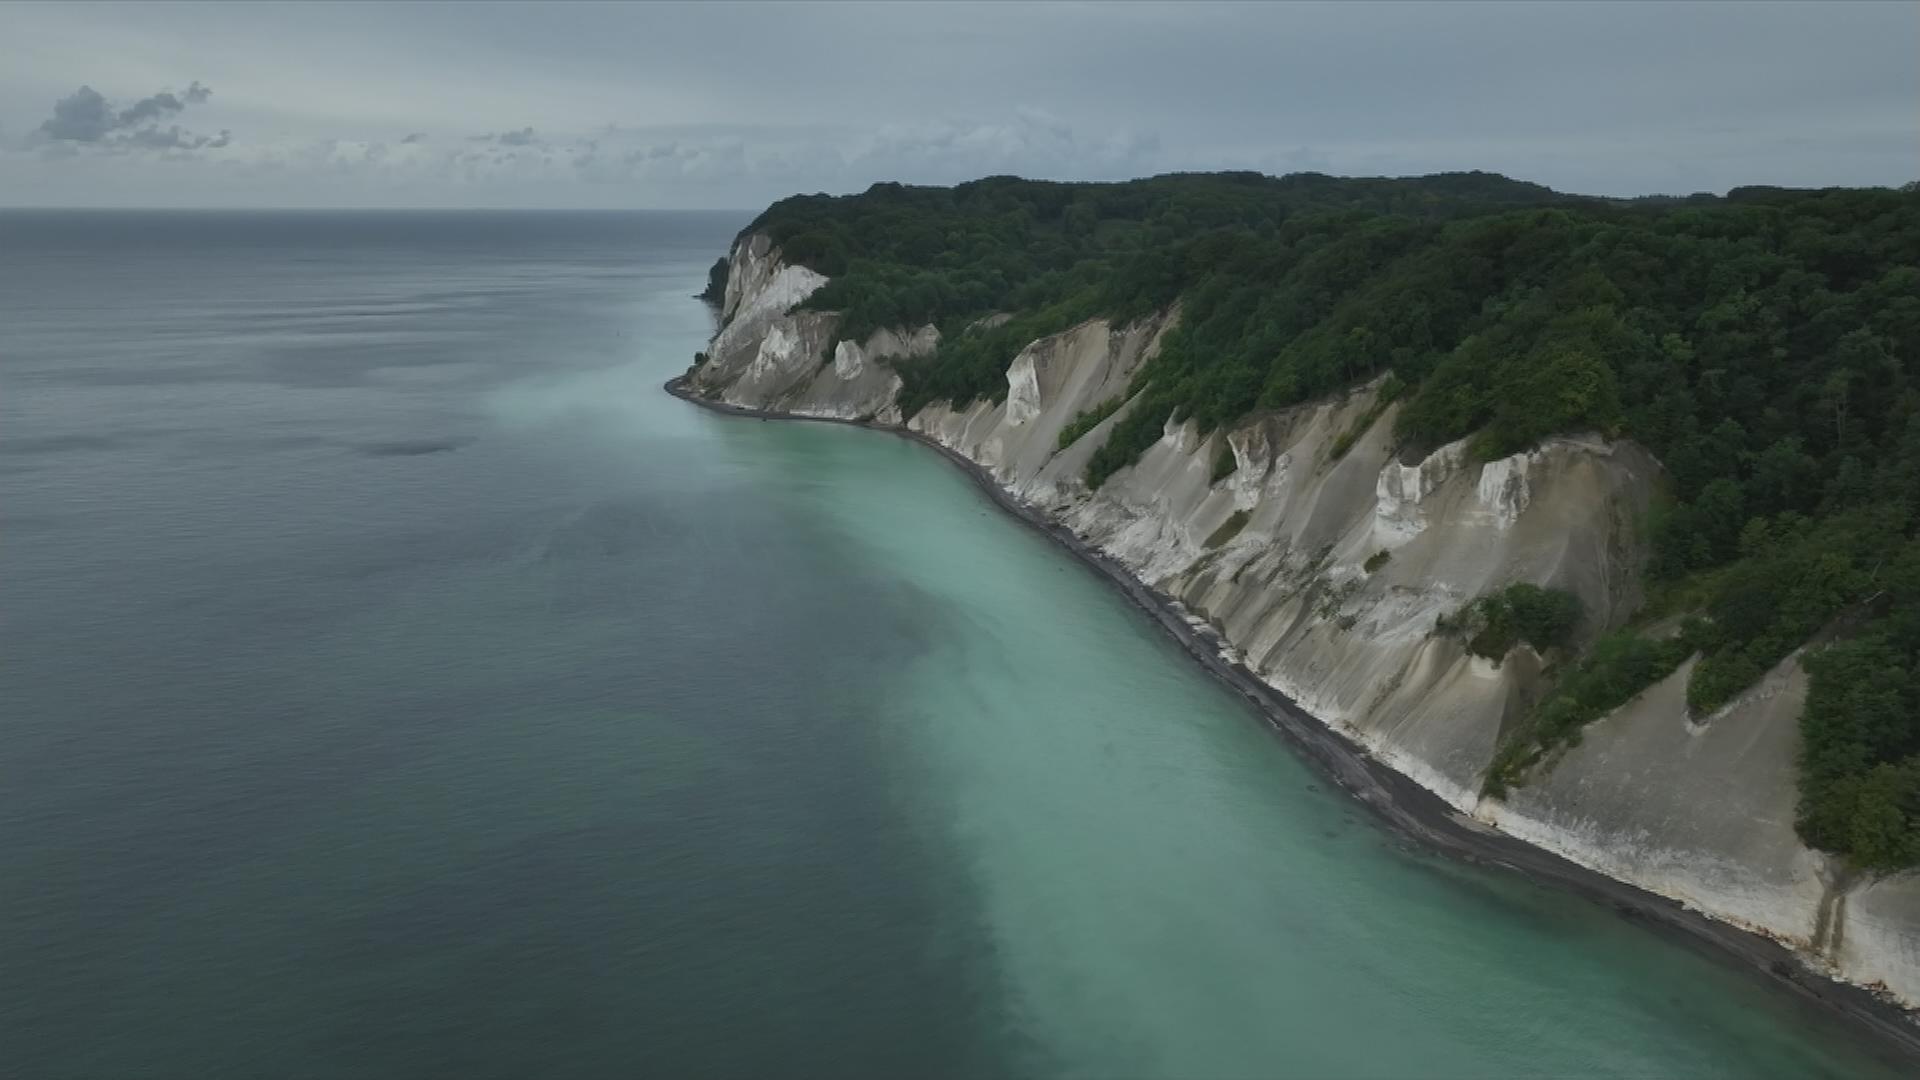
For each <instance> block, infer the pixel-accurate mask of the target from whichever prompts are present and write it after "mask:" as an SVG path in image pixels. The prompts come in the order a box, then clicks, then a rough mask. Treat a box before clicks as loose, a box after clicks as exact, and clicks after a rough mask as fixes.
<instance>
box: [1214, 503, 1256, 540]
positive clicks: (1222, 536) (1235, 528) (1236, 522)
mask: <svg viewBox="0 0 1920 1080" xmlns="http://www.w3.org/2000/svg"><path fill="white" fill-rule="evenodd" d="M1250 516H1251V515H1250V514H1248V512H1247V511H1245V510H1235V511H1234V512H1233V514H1232V515H1231V516H1229V517H1228V518H1227V520H1225V521H1223V522H1221V523H1220V527H1219V528H1217V529H1215V530H1213V534H1212V535H1210V536H1208V537H1207V546H1208V547H1210V548H1217V547H1219V546H1220V545H1221V544H1224V543H1226V542H1227V541H1229V540H1231V539H1233V538H1234V537H1236V536H1239V535H1240V530H1241V529H1244V528H1246V527H1247V518H1248V517H1250Z"/></svg>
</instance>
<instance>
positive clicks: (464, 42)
mask: <svg viewBox="0 0 1920 1080" xmlns="http://www.w3.org/2000/svg"><path fill="white" fill-rule="evenodd" d="M1213 169H1254V170H1258V171H1261V172H1267V173H1276V174H1278V173H1288V172H1301V171H1316V172H1328V173H1334V174H1338V175H1365V176H1379V175H1389V176H1398V175H1414V174H1421V173H1429V172H1439V171H1446V170H1458V169H1485V170H1490V171H1494V172H1501V173H1505V174H1507V175H1509V176H1514V177H1518V178H1521V179H1526V180H1533V181H1537V182H1540V183H1544V184H1548V185H1550V186H1552V187H1555V188H1558V189H1560V190H1563V191H1573V192H1581V193H1588V194H1602V195H1639V194H1648V193H1656V192H1659V193H1670V194H1687V193H1692V192H1696V191H1713V192H1724V191H1725V190H1726V189H1727V188H1729V187H1734V186H1738V185H1741V184H1781V185H1790V186H1825V185H1869V184H1882V185H1898V184H1902V183H1906V182H1908V181H1912V180H1914V179H1916V178H1920V3H1915V2H1899V0H1884V2H1874V3H1793V2H1786V0H1777V2H1771V3H1759V4H1745V3H1736V2H1715V3H1702V4H1685V3H1669V4H1645V5H1642V4H1636V3H1627V2H1618V0H1615V2H1606V3H1599V4H1578V3H1540V4H1521V3H1491V4H1478V3H1472V4H1469V3H1462V4H1442V3H1416V4H1396V3H1345V4H1220V5H1212V4H1198V3H1178V4H1154V3H1128V4H1116V5H1103V4H1088V3H1061V4H1045V5H1042V4H1025V5H1018V4H1012V3H978V4H970V5H940V4H932V3H891V4H803V3H779V4H765V5H756V4H717V3H716V4H703V5H697V6H692V5H690V6H680V5H671V4H602V5H580V6H575V5H564V4H541V5H524V6H523V5H515V4H473V5H466V4H453V3H445V4H415V5H381V4H364V5H362V4H329V5H320V6H305V5H297V4H244V5H243V4H208V5H198V4H162V3H143V4H135V5H125V6H121V5H113V4H49V5H38V4H0V205H7V206H138V207H569V208H602V207H607V208H613V207H620V208H628V207H631V208H645V207H654V208H716V209H718V208H725V209H750V208H757V207H760V206H763V205H765V204H766V203H768V202H771V201H773V200H775V199H778V198H780V197H782V196H784V195H788V194H792V193H795V192H812V191H828V192H848V191H859V190H862V189H864V188H866V187H867V186H868V185H869V184H871V183H874V182H876V181H881V180H899V181H905V182H909V183H954V182H958V181H961V180H966V179H971V178H975V177H979V176H987V175H1001V174H1016V175H1021V176H1029V177H1042V178H1049V179H1060V180H1092V179H1123V178H1127V177H1133V176H1145V175H1152V174H1155V173H1162V172H1172V171H1194V170H1213Z"/></svg>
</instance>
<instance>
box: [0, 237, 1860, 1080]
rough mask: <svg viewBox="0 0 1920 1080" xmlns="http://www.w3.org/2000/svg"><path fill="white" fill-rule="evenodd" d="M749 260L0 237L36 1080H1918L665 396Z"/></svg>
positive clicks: (917, 492) (1094, 623)
mask: <svg viewBox="0 0 1920 1080" xmlns="http://www.w3.org/2000/svg"><path fill="white" fill-rule="evenodd" d="M743 220H744V219H743V218H742V217H740V216H736V215H633V214H629V215H582V214H552V215H507V214H491V215H467V214H447V215H365V214H360V215H324V214H300V215H262V214H251V215H239V214H234V215H229V214H185V215H180V214H175V215H131V214H122V215H102V214H86V215H66V214H9V215H0V387H3V388H4V395H3V396H0V530H3V537H0V588H4V593H0V633H3V634H4V642H3V643H0V741H3V744H4V747H5V749H4V752H0V882H4V885H0V971H5V972H6V973H7V978H6V979H5V980H4V982H0V1032H4V1033H5V1035H4V1037H0V1073H4V1074H6V1075H32V1076H88V1077H99V1076H131V1075H138V1076H181V1077H206V1076H221V1075H233V1076H256V1075H314V1076H332V1075H351V1076H356V1077H363V1076H413V1075H424V1074H440V1075H463V1076H521V1075H547V1076H558V1075H638V1074H648V1075H663V1076H671V1075H689V1074H693V1073H695V1072H702V1073H705V1074H709V1075H749V1074H759V1075H786V1074H794V1073H802V1074H816V1075H875V1076H904V1075H927V1076H934V1075H971V1076H1120V1075H1125V1076H1161V1077H1200V1076H1222V1077H1225V1076H1310V1077H1337V1076H1355V1077H1381V1076H1412V1075H1419V1076H1458V1077H1495V1076H1541V1075H1555V1076H1559V1075H1582V1076H1623V1077H1624V1076H1662V1077H1665V1076H1729V1077H1752V1076H1781V1077H1789V1076H1791V1077H1800V1076H1819V1075H1829V1076H1842V1075H1873V1074H1874V1073H1875V1072H1877V1071H1879V1069H1880V1068H1882V1067H1881V1066H1876V1065H1875V1064H1874V1063H1873V1062H1871V1061H1869V1060H1867V1059H1866V1058H1864V1057H1862V1056H1860V1054H1859V1052H1858V1051H1857V1050H1855V1049H1853V1046H1854V1044H1855V1042H1856V1041H1857V1040H1856V1039H1855V1038H1854V1036H1853V1035H1852V1033H1851V1031H1850V1029H1845V1028H1842V1027H1840V1026H1839V1025H1838V1024H1837V1023H1835V1022H1833V1021H1830V1020H1829V1019H1827V1018H1825V1017H1824V1016H1822V1015H1819V1014H1816V1013H1812V1012H1810V1011H1808V1010H1806V1009H1805V1008H1803V1007H1802V1006H1800V1005H1799V1004H1798V1003H1797V1002H1795V1001H1793V1000H1790V999H1788V998H1786V997H1784V996H1782V995H1780V994H1778V993H1776V992H1775V991H1773V990H1772V989H1771V988H1769V987H1767V986H1765V985H1763V984H1761V983H1759V982H1758V981H1757V980H1754V979H1752V978H1750V977H1749V976H1747V975H1745V974H1744V973H1741V972H1737V971H1734V970H1731V969H1730V968H1728V967H1726V966H1725V965H1723V964H1721V963H1720V962H1718V961H1717V960H1715V959H1712V958H1710V957H1705V956H1702V955H1700V954H1697V953H1695V952H1693V951H1691V950H1689V949H1685V948H1681V947H1678V946H1676V945H1674V944H1672V943H1670V942H1669V941H1667V940H1665V939H1664V938H1662V937H1659V936H1656V935H1655V934H1653V933H1651V932H1649V931H1647V930H1645V929H1644V928H1641V927H1639V926H1636V925H1633V924H1630V923H1627V922H1625V921H1623V920H1621V919H1619V918H1618V917H1616V916H1614V915H1613V914H1611V913H1610V912H1607V911H1605V910H1603V909H1601V908H1598V907H1596V906H1594V905H1591V904H1588V903H1586V902H1584V901H1581V900H1578V899H1575V898H1572V897H1568V896H1565V895H1562V894H1559V893H1557V892H1553V891H1551V890H1546V889H1542V888H1539V887H1536V886H1533V885H1530V884H1528V883H1526V882H1525V881H1523V880H1520V879H1518V878H1516V877H1513V876H1510V875H1497V874H1488V873H1483V872H1480V871H1475V870H1471V869H1467V868H1463V867H1459V866H1455V865H1452V864H1449V863H1446V862H1443V861H1440V860H1437V859H1433V858H1430V857H1426V856H1423V855H1420V854H1419V853H1417V852H1409V851H1405V850H1403V849H1402V848H1401V847H1400V846H1399V845H1398V844H1397V843H1396V842H1395V841H1394V839H1393V838H1392V837H1390V836H1388V835H1386V834H1385V833H1383V832H1382V831H1381V830H1379V829H1378V828H1376V827H1375V826H1374V825H1373V824H1372V823H1371V821H1370V820H1369V819H1368V818H1367V817H1366V816H1365V814H1364V812H1363V811H1362V810H1361V809H1360V808H1359V807H1358V806H1357V805H1355V804H1353V803H1352V802H1351V801H1349V800H1347V799H1346V798H1345V797H1343V796H1341V795H1340V794H1338V793H1337V792H1333V791H1328V790H1324V788H1325V785H1323V784H1322V783H1321V782H1320V780H1319V778H1318V777H1317V775H1316V774H1315V773H1314V772H1313V771H1312V770H1310V769H1309V768H1308V767H1306V766H1305V765H1303V764H1302V763H1301V762H1299V761H1298V760H1297V759H1296V758H1295V757H1294V756H1293V754H1292V753H1291V752H1290V751H1289V750H1288V749H1287V748H1286V746H1285V745H1284V744H1282V743H1281V742H1280V741H1279V740H1278V739H1277V738H1275V737H1274V736H1272V735H1271V734H1270V733H1269V732H1268V731H1266V730H1265V729H1264V728H1263V727H1262V725H1261V724H1260V723H1259V721H1258V719H1257V718H1256V717H1254V716H1253V715H1252V714H1251V713H1250V712H1249V711H1248V709H1247V707H1246V706H1245V705H1244V704H1243V703H1242V702H1241V701H1240V700H1239V699H1237V698H1236V697H1234V696H1233V695H1232V694H1231V693H1229V692H1228V691H1226V690H1225V689H1224V688H1222V687H1221V686H1219V685H1217V684H1216V683H1214V682H1213V681H1211V680H1210V679H1209V678H1207V677H1206V676H1205V675H1204V674H1202V673H1201V672H1200V671H1199V670H1198V669H1197V668H1196V667H1195V665H1193V664H1192V663H1191V662H1190V661H1188V660H1187V659H1186V658H1185V657H1183V656H1182V655H1181V653H1180V652H1179V650H1178V648H1177V647H1176V646H1174V645H1173V644H1172V643H1171V642H1170V641H1168V640H1167V639H1166V638H1165V637H1164V636H1163V635H1162V634H1161V633H1159V632H1158V631H1157V630H1155V629H1154V628H1153V627H1152V626H1151V625H1150V624H1149V623H1148V621H1147V620H1146V618H1145V617H1144V616H1143V615H1141V614H1140V613H1139V612H1137V611H1135V610H1134V609H1132V608H1131V607H1130V606H1129V605H1128V604H1127V603H1126V602H1125V601H1124V600H1123V599H1122V598H1121V597H1120V596H1119V595H1118V594H1117V593H1116V592H1114V591H1113V590H1112V589H1110V588H1108V587H1107V586H1106V585H1104V584H1103V583H1102V582H1101V581H1100V580H1099V579H1098V578H1097V577H1095V576H1094V575H1093V574H1092V573H1091V572H1090V571H1088V570H1086V569H1085V568H1084V567H1082V566H1080V565H1079V564H1077V563H1075V562H1074V561H1073V560H1072V559H1071V558H1070V557H1068V556H1067V555H1066V554H1065V553H1064V552H1062V551H1060V550H1058V549H1057V548H1055V547H1054V546H1052V545H1051V544H1050V543H1048V542H1047V541H1046V540H1044V539H1043V538H1042V537H1040V536H1038V535H1036V534H1034V533H1033V532H1031V531H1030V530H1027V529H1024V528H1022V527H1021V526H1019V525H1018V524H1016V523H1014V522H1012V521H1010V520H1008V519H1007V518H1006V517H1004V516H1003V515H1001V514H1000V513H998V512H997V511H996V510H994V509H993V508H992V506H991V505H990V503H989V502H988V501H987V500H986V499H985V497H984V496H983V495H982V494H981V493H980V492H979V491H977V490H976V489H975V488H974V487H973V486H972V484H971V483H970V481H968V480H967V479H966V478H965V477H964V476H962V475H961V474H959V473H958V472H957V471H956V470H954V469H952V468H951V467H950V466H948V465H947V464H945V463H944V462H942V461H941V460H940V459H939V458H938V457H937V456H936V455H934V454H933V453H931V452H930V451H927V450H926V449H924V448H921V447H918V446H915V445H912V444H910V443H907V442H905V441H902V440H897V439H892V438H888V437H886V436H884V435H879V434H875V433H871V432H863V431H857V430H851V429H845V428H835V427H828V426H820V425H795V424H780V423H759V422H753V421H742V420H737V419H729V418H724V417H716V416H713V415H710V414H706V413H703V412H700V411H698V410H696V409H694V408H692V407H691V406H688V405H686V404H684V403H682V402H678V401H674V400H672V399H670V398H668V397H666V396H664V395H663V394H661V393H660V392H659V390H658V386H659V384H660V382H661V381H662V380H664V379H665V378H666V377H667V376H668V375H670V374H673V373H675V372H677V371H679V370H680V369H681V368H683V367H684V366H685V364H686V360H687V358H688V357H689V356H690V355H691V353H692V352H693V350H694V349H696V348H698V347H700V346H701V344H702V343H703V341H704V337H705V335H706V333H707V332H708V331H709V330H710V322H709V319H708V316H707V314H706V311H705V309H704V308H703V307H702V306H701V305H699V304H698V303H696V302H694V301H693V300H691V299H688V298H687V294H688V293H690V292H692V291H693V290H694V289H696V288H697V287H698V286H699V285H700V283H701V282H702V281H703V280H704V273H705V268H706V264H707V263H708V262H710V261H711V260H712V258H713V256H714V254H715V253H717V252H718V251H720V250H723V249H724V247H725V244H726V242H727V240H728V239H729V238H730V236H731V233H732V231H733V230H734V229H736V228H738V227H739V226H740V224H742V222H743Z"/></svg>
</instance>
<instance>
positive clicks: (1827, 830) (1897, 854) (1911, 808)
mask: <svg viewBox="0 0 1920 1080" xmlns="http://www.w3.org/2000/svg"><path fill="white" fill-rule="evenodd" d="M1884 555H1885V558H1884V560H1883V561H1882V562H1881V563H1880V564H1879V567H1878V570H1879V572H1878V573H1877V574H1876V576H1875V580H1874V582H1873V587H1874V589H1875V592H1874V594H1873V596H1872V599H1873V603H1872V604H1870V605H1868V607H1867V610H1866V611H1865V612H1864V613H1863V615H1862V617H1861V618H1860V620H1859V622H1858V624H1857V625H1856V626H1855V627H1854V630H1855V633H1856V636H1854V637H1852V638H1850V639H1848V640H1845V641H1842V642H1840V643H1838V644H1835V645H1832V646H1829V647H1827V648H1825V649H1822V650H1819V651H1817V652H1815V653H1813V654H1812V655H1810V656H1808V657H1807V660H1806V667H1807V673H1808V676H1809V684H1808V687H1807V706H1806V711H1805V712H1803V713H1802V714H1801V717H1800V733H1801V751H1800V754H1801V758H1800V808H1799V815H1798V821H1797V825H1798V827H1799V830H1800V835H1801V837H1802V838H1803V839H1805V840H1806V841H1807V843H1809V844H1812V845H1813V846H1815V847H1818V848H1824V849H1826V850H1828V851H1837V852H1843V853H1845V854H1847V855H1849V856H1850V857H1851V858H1852V860H1853V861H1854V862H1855V863H1857V864H1859V865H1861V866H1864V867H1867V868H1869V869H1874V870H1893V869H1900V868H1904V867H1910V866H1913V865H1916V864H1920V543H1916V542H1913V541H1909V542H1907V543H1906V544H1904V545H1903V546H1902V547H1900V548H1899V549H1897V550H1893V551H1888V552H1885V553H1884Z"/></svg>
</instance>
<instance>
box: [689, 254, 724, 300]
mask: <svg viewBox="0 0 1920 1080" xmlns="http://www.w3.org/2000/svg"><path fill="white" fill-rule="evenodd" d="M694 299H696V300H705V301H706V302H707V303H709V304H714V305H719V304H723V303H725V302H726V299H727V260H726V259H725V258H719V259H715V260H713V265H712V266H711V267H709V268H708V269H707V287H706V288H705V289H702V290H700V293H699V295H698V296H696V297H695V298H694Z"/></svg>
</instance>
